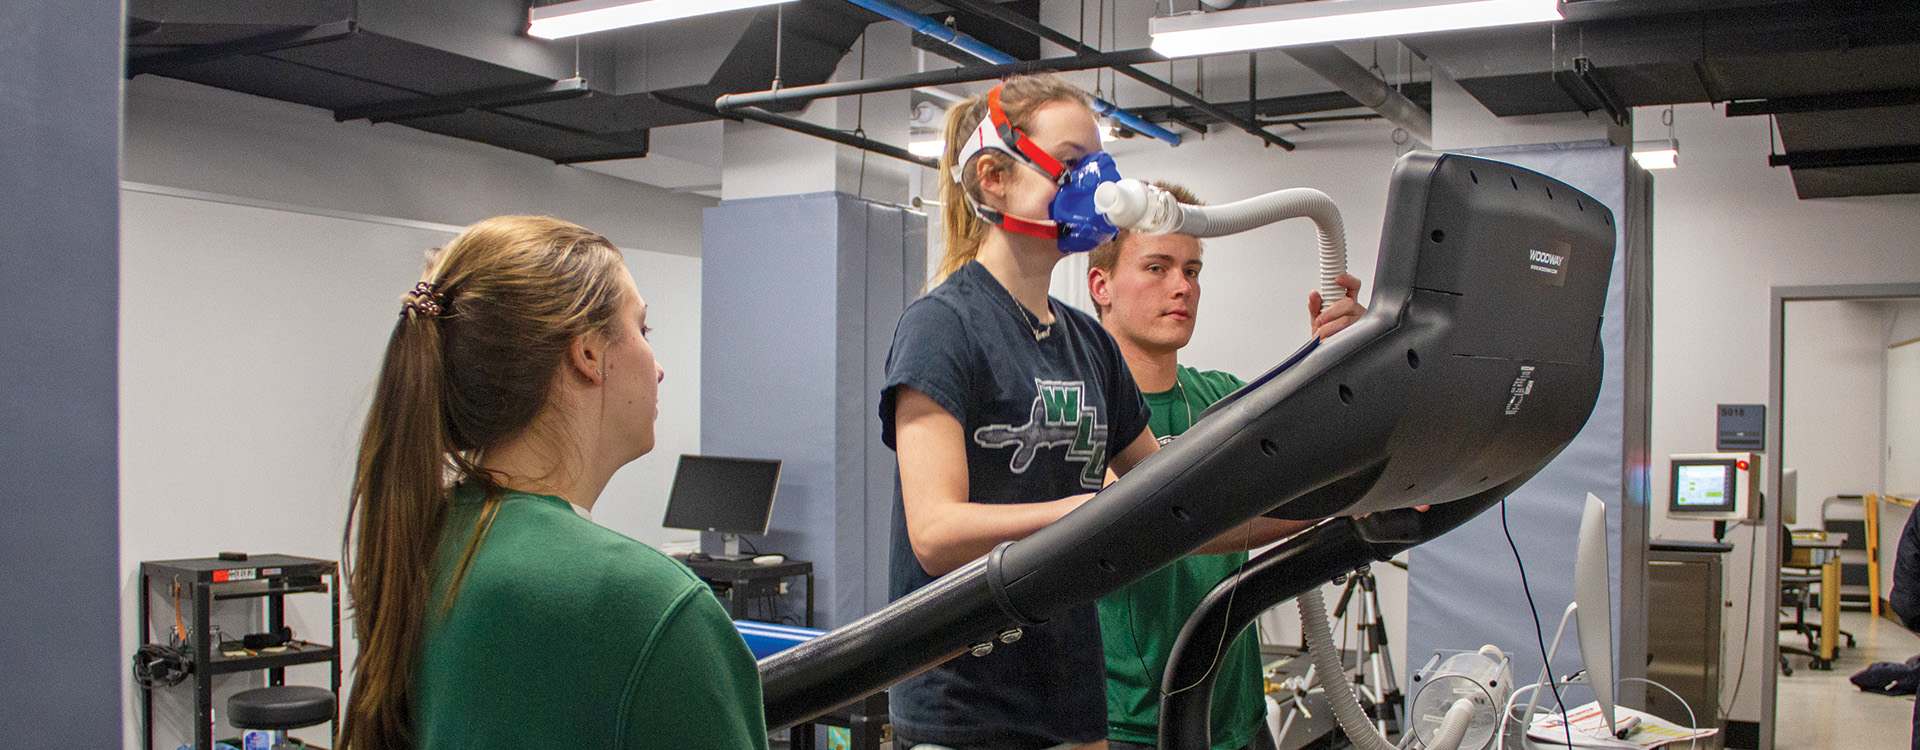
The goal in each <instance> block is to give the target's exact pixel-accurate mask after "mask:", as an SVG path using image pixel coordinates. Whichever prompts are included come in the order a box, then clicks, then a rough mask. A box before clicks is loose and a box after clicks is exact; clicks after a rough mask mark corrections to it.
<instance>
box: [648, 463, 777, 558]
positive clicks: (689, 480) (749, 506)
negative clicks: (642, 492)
mask: <svg viewBox="0 0 1920 750" xmlns="http://www.w3.org/2000/svg"><path fill="white" fill-rule="evenodd" d="M779 484H780V461H779V460H778V459H771V458H729V457H726V456H695V455H682V456H680V468H679V469H678V470H677V471H675V472H674V475H673V490H672V492H671V493H669V494H668V495H667V517H666V519H665V520H663V521H661V522H660V525H662V526H665V527H667V528H671V529H693V530H696V531H717V532H720V534H721V539H722V542H723V545H724V550H723V551H722V552H720V553H719V554H714V553H712V552H711V551H709V552H708V554H709V555H710V556H711V557H714V558H716V559H722V560H741V559H746V558H749V557H752V555H742V554H740V535H741V534H765V533H767V523H768V521H769V519H771V517H772V515H773V493H774V490H775V488H777V487H778V486H779Z"/></svg>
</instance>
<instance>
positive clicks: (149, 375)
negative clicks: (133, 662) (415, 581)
mask: <svg viewBox="0 0 1920 750" xmlns="http://www.w3.org/2000/svg"><path fill="white" fill-rule="evenodd" d="M127 112H128V115H127V125H126V150H125V156H124V160H125V162H126V167H125V175H126V177H127V179H128V180H129V183H130V185H129V188H128V189H126V190H123V191H122V225H121V307H120V315H121V323H120V325H121V341H120V368H121V371H120V394H121V399H120V459H121V466H120V472H121V515H120V518H121V553H120V555H121V556H120V561H121V566H122V570H123V576H124V577H123V580H122V583H123V587H122V594H123V599H122V602H123V608H122V615H121V618H122V638H123V645H124V648H125V652H126V653H129V654H130V653H132V650H133V648H134V644H135V643H137V642H138V637H139V636H138V630H137V627H138V623H137V622H136V620H135V618H136V617H137V614H138V609H137V602H138V598H137V597H138V593H137V588H138V587H137V582H138V564H139V562H140V561H142V560H163V559H176V558H186V557H208V556H212V555H213V554H214V553H215V552H219V551H223V550H239V551H249V552H281V553H287V554H295V555H302V556H310V557H318V558H324V559H329V560H336V559H339V557H340V549H341V536H342V531H343V526H344V519H345V510H346V499H347V492H348V484H349V482H350V480H351V476H352V461H353V456H354V453H355V448H356V441H357V433H358V430H359V428H360V424H361V420H362V419H364V417H365V413H366V412H365V410H366V404H367V401H368V399H369V397H370V393H371V384H372V381H373V378H374V376H375V375H376V373H377V370H378V367H379V358H380V355H381V352H382V351H383V349H384V345H385V341H386V338H387V335H388V334H389V333H390V332H391V330H392V326H393V321H394V318H395V315H397V313H398V309H399V308H398V304H399V296H400V294H401V293H402V292H403V291H405V290H406V289H407V288H408V287H410V286H411V285H412V283H413V281H415V280H416V279H417V278H418V276H419V273H420V267H421V263H422V260H423V255H422V252H423V251H424V250H426V249H428V248H431V247H436V246H439V245H441V244H443V243H444V242H445V241H446V240H447V239H448V238H450V237H451V236H452V233H453V232H454V231H457V229H458V226H457V225H456V224H455V222H458V223H465V222H469V221H472V220H476V219H479V218H483V217H484V216H486V215H490V214H494V213H505V212H522V213H526V212H533V213H551V214H554V215H557V216H561V217H563V218H566V219H569V220H573V221H577V222H579V223H581V224H583V225H586V226H588V227H590V228H594V229H596V230H600V231H603V232H606V233H608V234H609V236H610V237H612V238H614V239H615V240H616V242H620V243H622V244H623V246H624V247H625V248H626V261H627V264H628V266H629V267H630V268H631V269H632V271H633V273H634V276H635V277H636V280H637V281H638V283H639V288H640V293H641V295H642V296H643V297H644V298H646V300H647V301H648V303H649V306H650V312H649V315H648V323H649V324H650V325H652V326H653V327H654V328H655V329H656V330H655V332H654V333H653V334H652V342H653V346H654V349H655V351H656V353H657V355H658V358H659V360H660V362H661V363H662V365H664V367H665V368H666V370H667V380H666V382H665V384H664V385H663V390H662V399H661V414H660V422H659V435H660V439H659V444H658V445H657V447H656V448H655V450H654V452H653V453H652V454H650V455H649V456H646V457H643V458H642V459H640V460H639V461H636V462H634V464H632V465H630V466H628V467H627V468H626V469H624V470H623V471H621V472H620V473H619V474H618V475H616V476H615V477H614V479H613V481H612V482H611V483H610V484H609V485H608V487H607V489H606V492H605V494H603V495H602V498H601V501H600V503H599V504H598V505H597V506H596V508H595V518H596V520H598V521H600V522H601V523H602V524H604V525H606V526H608V527H610V528H613V529H615V530H618V531H620V532H622V533H625V534H627V535H629V536H632V537H634V538H636V539H639V540H641V541H643V542H648V543H650V544H655V545H659V544H663V543H668V542H670V541H674V540H687V539H691V538H692V537H693V535H692V534H691V533H690V532H683V531H677V530H666V529H662V528H661V527H660V518H661V517H662V515H663V513H664V509H665V498H666V493H667V488H668V486H669V484H670V482H671V479H672V473H673V462H674V460H675V457H676V456H677V455H678V454H679V453H683V452H685V453H692V452H697V451H698V446H699V440H700V435H699V413H698V410H699V383H700V378H699V377H698V373H699V366H700V319H699V312H700V299H699V298H700V291H699V290H700V261H699V258H698V257H697V253H698V249H699V236H700V228H699V227H700V213H699V210H700V209H701V208H704V207H705V206H708V205H712V203H713V201H712V200H711V199H706V198H701V197H697V196H683V195H675V194H672V193H668V192H667V191H663V190H659V189H657V188H651V187H648V186H644V185H639V184H637V183H631V182H627V181H624V180H618V179H614V178H610V177H607V176H605V175H598V174H593V173H590V172H585V171H581V170H573V169H567V168H561V167H555V166H554V165H552V164H551V163H547V162H543V161H541V160H539V159H535V158H533V157H528V156H525V155H520V154H514V153H511V152H507V151H502V150H500V149H495V148H492V147H490V146H484V145H481V144H476V143H469V142H464V141H456V140H453V139H449V138H443V137H440V136H434V135H429V134H425V133H418V132H415V131H411V130H406V129H404V128H397V127H393V126H382V127H375V128H367V127H365V126H357V127H356V126H350V125H337V124H335V123H334V122H332V118H331V117H329V116H328V115H327V114H326V113H325V112H323V111H320V110H314V109H309V108H306V107H300V106H296V105H288V104H284V103H279V102H272V101H267V100H261V99H256V98H253V97H248V96H245V95H241V94H234V93H231V92H225V91H218V90H214V89H206V88H202V87H197V86H192V85H189V84H181V83H178V82H173V81H164V80H159V79H151V80H150V79H140V80H137V81H134V82H131V83H130V85H129V87H128V107H127ZM154 603H155V604H156V605H157V606H158V609H157V614H159V615H161V616H162V617H170V613H171V605H170V604H168V603H166V602H163V601H161V600H159V599H156V600H155V601H154ZM289 604H290V607H289V615H288V616H289V624H290V626H291V627H293V628H294V629H295V631H296V633H299V634H301V635H302V637H310V638H313V639H314V640H318V641H324V640H326V638H325V636H324V633H325V630H326V628H327V619H328V616H327V610H326V605H327V598H326V597H324V596H315V595H306V596H295V597H291V598H290V599H289ZM258 617H259V609H258V608H257V604H254V605H252V606H248V605H247V604H245V603H232V604H231V605H229V606H223V607H221V608H219V609H218V611H217V612H216V620H215V621H216V623H219V624H221V625H222V628H223V630H224V631H225V632H226V633H228V634H229V635H233V636H237V635H240V634H245V633H249V632H257V631H258V630H260V628H259V627H258V622H259V621H258V619H257V618H258ZM343 627H344V629H345V630H346V632H348V633H350V632H351V629H352V624H351V622H350V621H349V622H347V623H345V624H344V626H343ZM154 635H155V636H156V637H161V638H164V629H163V628H162V629H156V631H155V632H154ZM346 646H347V658H348V659H351V658H352V657H353V655H354V653H355V650H354V648H353V644H352V643H351V641H349V642H348V643H347V644H346ZM289 678H290V680H291V681H293V682H296V683H305V684H320V685H324V684H326V673H325V670H324V667H301V668H296V669H294V670H292V671H291V672H290V674H289ZM260 679H261V678H260V677H259V676H258V675H257V674H256V675H244V676H233V677H228V678H223V679H222V680H221V681H219V682H217V683H216V686H217V687H218V688H219V692H218V693H216V696H215V698H216V702H215V706H216V708H218V707H221V706H223V705H224V704H223V703H222V702H221V701H224V699H225V696H226V695H227V694H228V693H229V692H230V691H232V690H237V689H244V688H245V687H250V686H253V685H257V684H260V682H259V680H260ZM126 689H127V693H126V696H127V701H128V702H127V704H126V705H127V711H126V717H127V719H126V721H127V724H126V726H127V729H126V737H127V747H130V748H131V747H135V746H137V745H138V742H139V737H140V733H139V722H140V719H141V716H140V712H139V700H138V692H137V691H135V690H134V689H133V688H132V686H131V685H130V684H128V685H127V688H126ZM190 705H191V704H190V699H189V698H187V692H186V688H185V687H180V688H174V689H172V691H171V693H170V694H169V695H166V696H164V697H163V698H162V700H160V701H158V702H157V704H156V711H155V718H156V720H157V725H158V727H159V730H160V734H159V736H158V740H159V741H158V742H157V744H156V747H174V746H177V745H178V744H180V743H181V742H182V741H184V740H183V738H184V737H186V731H187V729H188V724H189V722H188V720H187V714H188V713H189V711H190ZM222 726H224V725H222ZM310 738H312V739H317V740H320V741H322V742H324V741H325V734H324V730H323V731H320V732H317V733H314V734H313V735H311V737H310Z"/></svg>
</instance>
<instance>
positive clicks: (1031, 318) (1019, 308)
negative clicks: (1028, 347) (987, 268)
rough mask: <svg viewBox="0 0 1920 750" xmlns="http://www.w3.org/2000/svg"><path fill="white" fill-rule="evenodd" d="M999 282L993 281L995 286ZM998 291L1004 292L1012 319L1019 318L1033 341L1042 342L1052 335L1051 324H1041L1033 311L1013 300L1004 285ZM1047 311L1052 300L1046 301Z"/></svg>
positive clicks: (1051, 304) (1050, 306) (1050, 307)
mask: <svg viewBox="0 0 1920 750" xmlns="http://www.w3.org/2000/svg"><path fill="white" fill-rule="evenodd" d="M999 281H1000V280H999V279H994V283H996V284H997V283H999ZM1000 291H1002V292H1006V295H1007V299H1006V303H1007V304H1011V305H1013V311H1014V317H1017V318H1019V319H1020V322H1021V323H1024V324H1026V326H1027V332H1028V333H1031V334H1033V340H1034V341H1042V340H1045V339H1046V338H1047V337H1048V336H1051V335H1053V324H1052V323H1041V322H1040V316H1038V315H1035V314H1033V311H1032V310H1028V309H1027V306H1026V305H1022V304H1020V300H1017V299H1014V298H1013V291H1012V290H1010V289H1007V287H1006V285H1004V284H1002V285H1000ZM1047 309H1048V310H1052V309H1053V299H1052V298H1048V299H1047Z"/></svg>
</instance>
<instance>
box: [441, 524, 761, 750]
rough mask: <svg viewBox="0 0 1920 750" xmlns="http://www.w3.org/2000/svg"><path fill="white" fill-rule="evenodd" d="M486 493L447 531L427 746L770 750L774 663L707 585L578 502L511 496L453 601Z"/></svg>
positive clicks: (463, 749)
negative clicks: (765, 671)
mask: <svg viewBox="0 0 1920 750" xmlns="http://www.w3.org/2000/svg"><path fill="white" fill-rule="evenodd" d="M483 500H484V498H483V496H482V493H481V492H480V491H479V490H477V489H474V488H472V487H465V486H463V487H462V488H461V489H460V490H459V491H458V492H457V493H456V494H455V499H454V501H453V507H452V508H451V513H449V515H448V518H447V525H446V531H445V533H444V535H443V536H442V539H441V541H440V551H439V561H438V564H437V565H436V567H435V569H434V578H433V594H432V596H431V597H429V599H428V605H427V606H428V609H427V611H426V621H425V624H426V627H425V632H424V633H423V638H422V641H421V656H420V663H419V667H418V672H417V673H416V680H417V682H416V684H415V687H416V695H417V696H418V698H419V700H418V703H417V704H416V705H415V713H414V716H413V726H414V730H415V738H416V740H417V747H419V748H421V750H435V749H438V748H460V749H461V750H484V749H486V748H503V749H504V748H527V747H567V748H595V749H596V750H600V749H604V750H624V749H626V748H674V749H675V750H678V749H679V748H714V749H715V750H720V749H722V748H724V749H725V750H737V749H738V748H756V749H758V750H765V748H766V747H767V726H766V716H765V714H764V708H763V707H762V705H761V696H760V676H759V673H758V672H757V671H756V669H755V667H754V661H753V656H752V655H751V654H750V653H748V651H747V647H746V644H745V643H744V642H743V641H741V639H740V635H739V634H738V633H737V632H736V631H735V630H734V629H733V623H732V621H731V620H729V619H728V618H727V615H726V612H725V611H723V610H722V609H721V608H720V603H719V601H717V600H715V599H714V598H713V593H712V592H711V591H710V590H709V589H708V588H707V585H706V584H704V583H702V582H701V581H700V579H699V578H696V577H695V576H694V575H693V573H692V572H691V571H689V570H687V569H686V567H685V566H683V565H681V564H679V563H678V562H675V561H674V560H673V559H672V558H669V557H667V556H666V555H663V554H661V553H660V552H659V551H658V550H655V549H653V548H652V547H648V546H647V545H644V544H641V543H640V542H637V541H634V540H632V539H629V538H627V537H625V536H622V535H620V534H618V533H615V532H613V531H611V530H609V529H606V528H604V527H602V526H600V525H598V524H595V523H593V522H592V521H589V520H587V519H585V518H582V517H580V516H579V515H577V514H576V513H575V512H574V510H573V508H572V507H571V506H569V505H568V504H567V502H566V501H565V500H562V499H560V498H557V497H551V496H547V495H532V494H526V493H520V492H508V493H506V496H505V498H504V499H503V500H502V501H501V503H500V509H499V512H498V514H497V515H496V517H495V518H494V520H493V523H492V525H491V526H490V527H489V529H488V530H487V533H486V536H485V538H484V539H483V540H482V543H481V545H480V549H479V551H478V552H477V553H475V555H474V557H473V562H472V563H471V564H470V566H469V567H468V569H467V574H466V578H465V580H464V581H462V582H461V584H460V587H459V589H458V591H457V592H456V593H455V597H454V603H453V607H452V609H451V610H446V609H445V608H444V606H443V602H444V601H445V599H446V594H447V585H448V583H449V580H450V579H451V577H452V575H453V571H454V570H455V568H456V567H457V566H458V565H459V561H460V557H461V555H462V553H464V552H465V551H466V548H467V542H468V540H469V539H471V538H472V536H473V533H474V529H475V526H476V522H477V521H478V520H479V518H480V515H481V512H482V508H483V507H484V503H483Z"/></svg>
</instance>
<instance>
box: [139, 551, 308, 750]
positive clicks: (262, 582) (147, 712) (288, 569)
mask: <svg viewBox="0 0 1920 750" xmlns="http://www.w3.org/2000/svg"><path fill="white" fill-rule="evenodd" d="M156 586H159V587H160V588H159V590H158V591H156V590H155V587H156ZM175 586H178V587H179V588H178V589H177V592H176V590H175V589H174V587H175ZM140 591H141V596H140V644H141V645H142V646H145V645H147V644H148V643H151V642H152V636H153V632H154V630H153V624H152V614H153V606H152V598H153V597H154V596H156V595H157V596H160V597H161V598H162V600H163V601H165V602H167V603H168V604H170V605H173V606H176V607H179V608H185V609H186V610H187V611H189V612H191V619H188V616H187V615H186V614H185V613H181V612H179V611H178V610H177V609H176V610H175V612H174V614H175V616H176V622H178V621H180V620H185V621H186V639H185V645H186V646H187V647H188V648H189V649H191V651H192V659H193V670H192V674H191V675H190V676H189V677H188V680H189V681H190V682H192V683H193V685H192V687H193V691H194V700H193V706H194V723H193V747H194V749H195V750H212V748H213V679H212V678H213V676H214V675H221V674H231V673H235V672H251V671H257V670H263V669H264V670H267V684H268V685H281V684H285V682H286V669H287V667H291V666H295V665H300V664H320V663H326V664H328V665H329V666H330V668H329V671H330V673H331V675H330V676H331V680H332V683H331V688H332V690H333V693H334V695H336V696H337V695H339V694H340V575H339V565H338V564H337V563H335V562H334V561H332V560H317V559H314V558H310V557H294V556H292V555H250V556H248V557H247V558H246V559H244V560H242V559H222V558H195V559H189V560H159V561H152V562H143V563H140ZM306 593H321V594H329V595H331V597H330V598H331V599H332V615H333V617H332V626H331V638H330V640H329V641H328V642H326V643H314V642H312V641H310V640H304V639H298V638H296V639H295V640H292V641H290V642H289V643H288V646H287V648H286V649H285V650H283V651H280V652H277V653H258V654H248V655H244V656H231V657H230V656H227V655H226V654H225V653H223V652H222V651H221V649H220V648H219V646H220V644H217V643H214V642H213V623H212V611H213V604H214V602H220V601H229V600H234V599H255V598H265V599H266V600H267V601H266V605H267V607H266V609H267V622H266V628H267V631H268V632H273V631H277V630H279V629H280V628H281V627H284V626H285V625H286V606H285V598H286V596H287V595H288V594H306ZM170 627H172V624H167V623H163V629H162V632H165V629H166V628H170ZM296 635H299V634H296ZM140 706H141V711H142V713H141V717H140V725H141V738H142V743H141V746H142V747H145V748H147V750H153V689H152V688H143V689H142V690H141V691H140ZM332 731H333V742H332V744H333V745H334V746H338V745H339V733H340V717H339V712H338V711H337V710H336V711H335V713H334V720H333V725H332Z"/></svg>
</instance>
